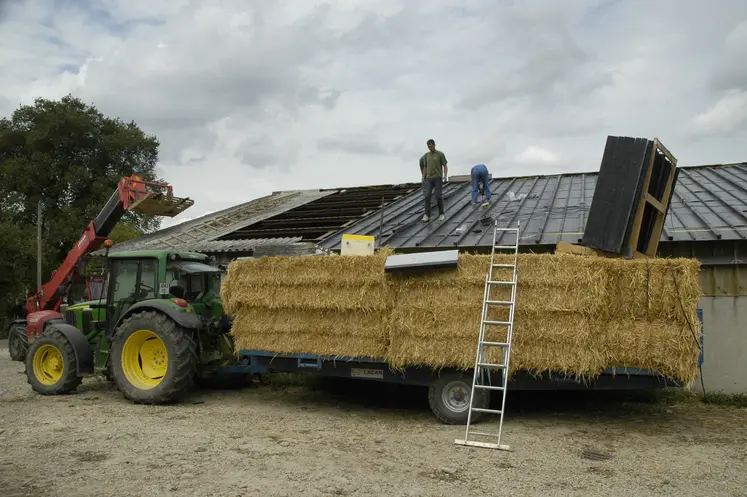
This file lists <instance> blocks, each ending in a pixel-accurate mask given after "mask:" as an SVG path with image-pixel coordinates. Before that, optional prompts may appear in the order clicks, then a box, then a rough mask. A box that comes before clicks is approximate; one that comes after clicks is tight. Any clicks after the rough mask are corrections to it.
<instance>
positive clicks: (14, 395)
mask: <svg viewBox="0 0 747 497" xmlns="http://www.w3.org/2000/svg"><path fill="white" fill-rule="evenodd" d="M1 345H2V344H0V346H1ZM23 369H24V368H23V365H22V364H21V363H16V362H11V361H10V359H9V358H8V354H7V350H5V349H0V447H2V450H1V451H0V494H2V495H3V496H5V497H20V496H24V497H26V496H28V497H31V496H34V497H37V496H65V497H68V496H101V495H106V496H112V497H115V496H142V497H145V496H181V495H184V496H221V497H223V496H228V497H235V496H249V495H262V496H285V495H288V496H290V495H292V496H297V495H299V494H303V495H304V497H312V496H326V495H332V496H379V495H381V496H449V497H457V496H476V495H512V496H519V495H538V496H539V495H541V496H555V495H558V496H560V495H562V496H569V495H615V496H626V495H630V496H647V495H656V496H659V495H673V496H674V495H676V496H689V495H693V496H696V495H697V496H702V495H708V496H722V495H723V496H737V495H747V490H746V489H747V464H745V457H746V456H747V446H746V445H745V442H747V410H745V409H737V408H732V407H716V406H708V405H703V404H701V403H699V402H697V401H694V400H688V399H683V398H682V396H678V397H677V400H675V398H673V397H671V396H667V397H665V398H664V399H663V400H662V398H661V396H660V397H658V398H657V399H654V398H653V397H652V396H650V395H646V396H640V395H638V396H635V397H631V396H630V395H627V396H625V397H624V398H623V396H621V395H619V394H605V395H602V394H599V393H596V394H595V393H582V394H573V395H570V394H565V395H559V394H547V393H545V394H542V393H534V394H526V393H518V392H516V393H513V394H510V396H509V403H508V413H509V414H508V416H507V421H506V424H505V439H504V441H505V442H506V443H509V444H511V446H512V448H513V451H512V452H497V451H490V450H485V449H470V448H465V447H459V446H456V445H454V444H453V440H454V439H455V438H457V437H459V436H461V435H462V434H463V428H460V427H452V426H445V425H442V424H440V423H438V422H437V421H436V420H435V418H434V417H433V416H432V414H431V413H430V410H429V409H428V404H427V400H426V393H425V391H424V390H423V389H420V388H409V387H408V388H405V387H393V386H388V385H378V384H375V383H352V382H350V381H342V382H333V383H331V384H328V383H327V382H325V383H318V382H314V383H310V384H306V385H303V386H294V385H293V383H292V382H289V381H284V382H279V381H277V380H276V381H275V382H273V383H272V384H270V385H263V386H257V387H251V388H246V389H243V390H234V391H225V390H223V391H197V392H195V394H194V395H193V396H192V397H191V398H190V399H188V401H186V402H184V403H182V404H179V405H175V406H168V407H167V406H159V407H149V406H137V405H133V404H131V403H129V402H127V401H125V400H124V399H123V398H122V396H121V395H120V394H119V393H118V392H117V391H116V390H115V389H114V388H113V387H111V386H110V385H109V384H108V383H106V382H105V381H104V380H101V379H98V378H91V379H87V380H86V381H84V383H83V385H82V386H81V387H80V388H79V389H78V392H77V393H76V394H73V395H67V396H63V397H43V396H40V395H36V394H34V393H33V392H32V391H31V389H30V387H29V386H28V385H27V383H26V378H25V376H24V374H23ZM482 426H483V427H485V426H486V423H482Z"/></svg>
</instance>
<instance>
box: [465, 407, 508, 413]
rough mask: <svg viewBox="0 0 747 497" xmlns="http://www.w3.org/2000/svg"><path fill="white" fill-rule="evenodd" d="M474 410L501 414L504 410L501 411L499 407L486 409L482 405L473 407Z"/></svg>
mask: <svg viewBox="0 0 747 497" xmlns="http://www.w3.org/2000/svg"><path fill="white" fill-rule="evenodd" d="M472 410H473V411H475V412H484V413H488V414H500V413H502V412H503V411H499V410H498V409H485V408H482V407H473V408H472Z"/></svg>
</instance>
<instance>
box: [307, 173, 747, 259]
mask: <svg viewBox="0 0 747 497" xmlns="http://www.w3.org/2000/svg"><path fill="white" fill-rule="evenodd" d="M596 180H597V173H580V174H561V175H557V176H530V177H520V178H494V179H492V180H491V181H490V187H491V191H492V192H493V199H492V204H491V206H490V208H489V209H487V210H485V209H482V208H480V207H479V206H478V207H475V206H473V205H471V203H470V194H471V189H472V186H471V183H448V184H446V185H445V186H444V204H445V209H446V219H445V221H443V222H440V221H438V220H435V221H431V222H429V223H423V222H421V221H420V218H421V217H422V215H423V196H422V195H423V194H422V190H418V191H417V192H414V193H412V194H410V195H408V196H407V197H405V198H403V199H400V200H398V201H397V202H394V203H392V204H391V205H389V206H387V207H386V208H385V209H384V216H383V225H382V226H381V237H380V242H381V243H382V244H383V245H387V244H388V245H389V246H391V247H392V248H395V249H397V248H400V249H401V248H415V247H420V248H425V247H428V248H435V247H454V246H458V247H465V248H469V247H481V246H489V245H490V242H491V237H492V230H491V226H492V221H491V218H497V219H498V220H499V221H500V223H501V224H502V225H504V226H515V225H516V222H517V221H520V222H521V226H522V228H521V243H522V245H534V246H537V245H540V246H541V245H555V244H557V243H558V242H560V241H566V242H570V243H579V242H580V240H581V237H582V236H583V231H584V227H585V226H586V219H587V217H588V213H589V207H590V205H591V200H592V197H593V195H594V188H595V186H596ZM434 203H435V202H434ZM436 213H437V211H436V210H435V209H434V214H436ZM380 223H381V221H380V214H379V213H375V214H373V215H370V216H368V217H367V218H365V219H363V220H361V221H359V222H357V223H355V224H353V225H351V226H348V227H347V228H345V229H344V230H343V231H340V232H338V233H336V234H335V235H333V236H331V237H329V238H327V239H325V240H323V241H322V242H321V243H320V244H319V245H320V246H321V247H323V248H326V249H330V250H339V248H340V239H341V236H342V233H343V232H344V233H351V234H365V235H375V236H378V235H379V230H380ZM745 238H747V165H746V164H729V165H719V166H696V167H680V176H679V179H678V182H677V185H676V188H675V192H674V196H673V198H672V203H671V208H670V211H669V214H668V216H667V221H666V224H665V227H664V232H663V234H662V240H664V241H675V242H677V241H701V240H702V241H706V240H742V239H745Z"/></svg>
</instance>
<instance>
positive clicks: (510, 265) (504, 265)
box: [493, 264, 514, 268]
mask: <svg viewBox="0 0 747 497" xmlns="http://www.w3.org/2000/svg"><path fill="white" fill-rule="evenodd" d="M493 267H506V268H508V267H510V268H512V267H514V265H513V264H493Z"/></svg>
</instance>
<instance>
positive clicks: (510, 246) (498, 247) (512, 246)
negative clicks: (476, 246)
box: [494, 245, 516, 250]
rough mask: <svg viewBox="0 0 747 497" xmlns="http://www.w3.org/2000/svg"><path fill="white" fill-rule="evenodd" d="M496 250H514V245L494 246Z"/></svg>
mask: <svg viewBox="0 0 747 497" xmlns="http://www.w3.org/2000/svg"><path fill="white" fill-rule="evenodd" d="M494 247H495V248H496V249H497V250H516V245H495V246H494Z"/></svg>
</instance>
